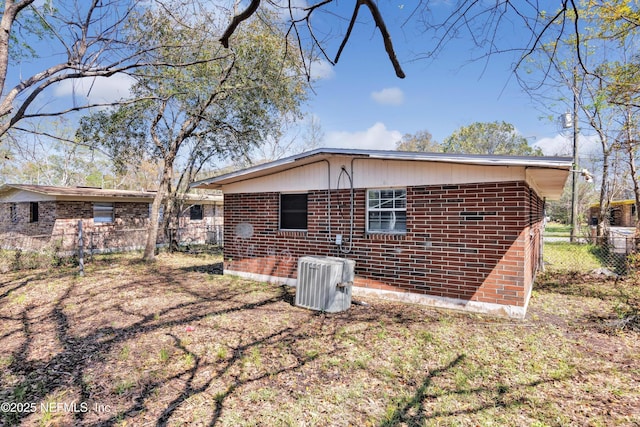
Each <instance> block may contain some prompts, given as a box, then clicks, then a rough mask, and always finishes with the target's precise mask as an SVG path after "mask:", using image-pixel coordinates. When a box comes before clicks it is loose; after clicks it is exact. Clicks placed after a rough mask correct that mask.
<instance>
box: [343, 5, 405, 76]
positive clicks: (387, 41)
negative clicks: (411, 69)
mask: <svg viewBox="0 0 640 427" xmlns="http://www.w3.org/2000/svg"><path fill="white" fill-rule="evenodd" d="M362 5H365V6H367V7H368V8H369V11H370V12H371V15H372V16H373V20H374V21H375V23H376V26H377V27H378V28H379V29H380V34H381V35H382V40H383V41H384V48H385V50H386V51H387V56H389V60H390V61H391V64H392V65H393V68H394V70H395V71H396V76H398V77H399V78H401V79H404V78H405V74H404V71H403V70H402V67H401V66H400V62H398V58H397V57H396V52H395V50H394V48H393V43H392V42H391V35H390V34H389V31H388V30H387V26H386V24H385V23H384V19H383V18H382V15H381V14H380V10H379V9H378V7H377V6H376V5H375V3H373V1H371V0H357V2H356V7H355V9H354V11H353V15H351V21H350V22H349V28H348V29H347V32H346V34H345V35H344V39H342V43H341V44H340V48H339V49H338V53H337V54H336V59H335V60H334V62H335V63H336V64H337V63H338V60H339V59H340V54H341V53H342V50H343V49H344V47H345V45H346V44H347V41H348V40H349V36H351V31H352V30H353V26H354V25H355V22H356V19H357V17H358V11H359V9H360V6H362Z"/></svg>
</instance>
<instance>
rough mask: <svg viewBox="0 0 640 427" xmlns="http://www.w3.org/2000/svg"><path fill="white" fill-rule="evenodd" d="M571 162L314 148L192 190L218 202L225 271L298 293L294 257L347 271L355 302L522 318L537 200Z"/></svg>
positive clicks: (556, 189)
mask: <svg viewBox="0 0 640 427" xmlns="http://www.w3.org/2000/svg"><path fill="white" fill-rule="evenodd" d="M570 170H571V159H570V158H558V157H554V158H551V157H549V158H547V157H498V156H477V155H455V154H434V153H410V152H396V151H377V150H351V149H317V150H314V151H310V152H307V153H303V154H299V155H296V156H292V157H288V158H285V159H282V160H278V161H275V162H271V163H267V164H263V165H259V166H255V167H252V168H248V169H244V170H240V171H237V172H233V173H230V174H226V175H222V176H219V177H215V178H211V179H206V180H203V181H199V182H197V183H194V184H193V186H194V187H196V188H208V189H220V190H222V191H223V194H224V203H225V225H224V227H225V234H224V235H225V245H224V271H225V274H234V275H240V276H244V277H249V278H253V279H257V280H264V281H275V282H282V283H288V284H291V285H295V283H296V280H295V278H296V268H297V260H298V258H299V257H301V256H307V255H323V256H339V257H346V258H349V259H353V260H355V262H356V265H355V273H356V278H355V282H354V288H353V294H354V295H366V294H375V295H377V296H381V297H385V298H393V299H399V300H404V301H409V302H418V303H424V304H430V305H434V306H439V307H448V308H457V309H465V310H470V311H477V312H491V313H495V314H499V315H507V316H512V317H524V315H525V313H526V308H527V304H528V302H529V298H530V295H531V288H532V285H533V280H534V277H535V274H536V271H537V270H538V267H539V266H540V264H541V251H542V246H541V244H542V239H541V235H542V228H543V218H544V214H543V211H544V203H545V199H556V198H559V197H560V195H561V193H562V188H563V186H564V184H565V181H566V179H567V177H568V175H569V174H570Z"/></svg>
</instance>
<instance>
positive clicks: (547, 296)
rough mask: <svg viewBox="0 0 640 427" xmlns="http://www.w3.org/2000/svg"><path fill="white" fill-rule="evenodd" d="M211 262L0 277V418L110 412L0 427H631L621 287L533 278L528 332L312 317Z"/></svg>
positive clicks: (285, 292)
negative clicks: (73, 408) (214, 270)
mask: <svg viewBox="0 0 640 427" xmlns="http://www.w3.org/2000/svg"><path fill="white" fill-rule="evenodd" d="M550 246H552V247H553V246H554V245H550ZM557 249H558V250H559V252H560V253H564V252H567V248H566V247H564V248H562V246H557ZM562 249H564V252H563V251H562ZM570 249H573V248H570ZM589 254H590V252H589V251H588V250H587V252H585V253H580V254H579V255H575V253H574V254H573V255H572V256H573V258H584V257H587V256H589ZM591 255H592V254H591ZM218 262H219V258H206V257H203V256H198V257H193V256H187V255H184V254H178V255H173V256H160V257H159V258H158V260H157V261H156V262H155V263H154V264H153V265H150V266H148V265H145V264H142V263H139V262H138V261H137V260H136V259H135V258H132V257H128V256H124V255H123V256H112V257H110V258H108V259H106V260H104V261H102V260H101V258H99V257H96V260H95V261H93V262H91V263H89V264H88V265H87V275H86V276H85V278H84V279H83V280H78V279H76V278H75V273H74V269H69V271H68V272H67V273H64V274H62V273H61V271H60V270H59V269H58V270H52V271H44V270H43V271H38V272H31V273H29V276H28V277H27V276H25V273H9V274H7V275H4V276H2V281H1V282H0V295H5V296H4V297H0V318H2V319H3V321H2V322H0V368H1V369H0V384H1V386H0V402H14V403H17V402H34V403H36V404H38V405H39V404H40V403H47V402H53V403H70V402H72V401H76V402H83V401H86V402H87V403H88V404H89V407H90V408H93V407H94V405H102V407H108V408H109V410H110V411H109V412H104V411H103V412H97V411H92V410H91V411H89V412H87V413H86V414H83V415H82V416H80V415H78V414H73V413H62V412H61V413H55V414H54V413H39V414H31V415H30V414H18V413H0V425H5V424H6V425H38V423H39V422H40V421H41V422H42V423H43V424H51V425H101V424H104V425H216V426H221V427H223V426H234V427H235V426H255V425H270V426H271V425H272V426H298V425H316V426H324V425H358V426H396V425H404V426H457V425H460V426H470V425H479V426H490V425H500V426H521V425H538V426H546V425H548V426H559V425H580V426H582V425H584V426H597V425H635V424H638V422H639V421H640V414H639V413H638V412H637V411H636V408H638V407H640V387H639V386H640V384H639V383H638V375H640V361H639V360H638V358H637V355H638V354H640V339H639V338H640V336H639V335H638V332H634V331H632V330H629V329H622V328H617V329H615V328H613V329H612V328H608V327H607V326H608V325H614V324H615V323H613V322H615V321H616V320H618V319H620V318H621V317H624V316H626V317H628V313H637V308H638V306H639V305H640V303H639V302H640V284H639V283H633V282H631V281H630V280H631V279H619V280H617V281H614V280H609V279H606V278H604V279H603V278H600V279H594V278H593V277H590V276H581V275H579V274H566V275H559V274H555V275H554V274H551V273H546V274H544V275H540V276H538V280H537V282H536V285H535V287H534V291H533V298H532V300H531V302H530V305H529V314H528V316H527V318H526V319H525V320H511V319H501V318H494V317H490V316H480V315H477V314H474V315H472V314H465V313H458V312H450V311H438V310H435V309H433V308H429V307H425V306H419V305H410V304H402V303H398V302H390V301H382V300H378V299H375V298H367V300H366V302H367V303H368V305H366V306H365V305H353V306H352V307H351V308H350V309H349V310H348V311H346V312H343V313H335V314H327V313H318V312H314V311H310V310H306V309H301V308H298V307H295V306H294V305H293V304H292V299H293V298H292V297H293V295H294V290H292V289H290V288H286V287H281V286H277V285H270V284H264V283H256V282H252V281H248V280H244V279H240V278H230V277H225V276H219V275H213V274H210V273H208V272H207V271H209V270H210V269H207V268H204V267H206V266H211V265H213V264H214V263H218ZM47 285H51V287H50V289H48V290H47V292H42V290H43V289H47V288H46V287H47ZM96 290H99V292H98V291H96ZM10 291H11V292H13V294H11V292H10ZM18 295H24V296H25V299H24V300H22V299H21V298H17V296H18ZM634 307H635V308H634ZM634 411H635V412H634Z"/></svg>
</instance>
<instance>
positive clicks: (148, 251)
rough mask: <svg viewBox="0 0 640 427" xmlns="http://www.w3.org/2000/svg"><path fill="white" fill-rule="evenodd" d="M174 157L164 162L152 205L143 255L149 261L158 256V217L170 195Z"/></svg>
mask: <svg viewBox="0 0 640 427" xmlns="http://www.w3.org/2000/svg"><path fill="white" fill-rule="evenodd" d="M173 159H175V155H174V156H172V157H171V158H170V159H167V160H166V161H165V163H164V168H163V170H162V180H160V186H159V187H158V192H157V193H156V196H155V197H154V198H153V204H152V205H151V218H150V224H149V232H148V234H147V243H146V245H145V247H144V255H143V256H142V259H143V260H144V261H147V262H151V261H154V260H155V257H156V247H157V241H158V230H159V229H160V224H159V223H158V222H159V221H158V218H159V216H160V206H161V205H162V201H163V199H165V197H166V196H167V195H168V188H169V184H170V183H171V178H172V175H173Z"/></svg>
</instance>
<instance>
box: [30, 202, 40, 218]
mask: <svg viewBox="0 0 640 427" xmlns="http://www.w3.org/2000/svg"><path fill="white" fill-rule="evenodd" d="M38 216H39V212H38V202H31V203H30V204H29V222H38Z"/></svg>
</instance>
